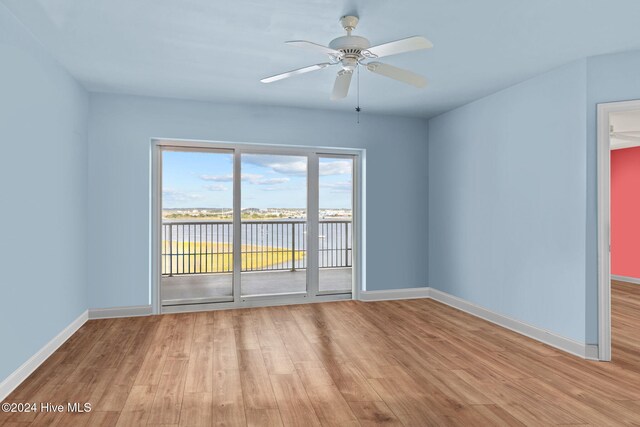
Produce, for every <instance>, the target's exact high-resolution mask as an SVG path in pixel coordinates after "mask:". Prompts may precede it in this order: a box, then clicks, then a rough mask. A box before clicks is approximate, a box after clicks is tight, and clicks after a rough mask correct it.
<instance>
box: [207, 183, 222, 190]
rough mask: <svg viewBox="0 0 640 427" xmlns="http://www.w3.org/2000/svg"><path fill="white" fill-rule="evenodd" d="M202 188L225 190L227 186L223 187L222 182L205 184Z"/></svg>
mask: <svg viewBox="0 0 640 427" xmlns="http://www.w3.org/2000/svg"><path fill="white" fill-rule="evenodd" d="M204 188H206V189H207V190H209V191H227V187H225V186H224V185H222V184H210V185H205V186H204Z"/></svg>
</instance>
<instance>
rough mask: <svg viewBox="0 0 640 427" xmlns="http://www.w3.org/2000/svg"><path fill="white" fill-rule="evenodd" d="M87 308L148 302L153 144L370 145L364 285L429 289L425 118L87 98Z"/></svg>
mask: <svg viewBox="0 0 640 427" xmlns="http://www.w3.org/2000/svg"><path fill="white" fill-rule="evenodd" d="M89 135H90V136H89V269H90V271H91V280H90V282H89V306H90V307H112V306H123V305H124V306H126V305H142V304H149V301H150V295H149V282H150V267H149V228H150V218H151V215H150V201H149V195H150V139H151V138H152V137H162V138H183V139H201V140H218V141H236V142H256V143H272V144H295V145H310V146H334V147H352V148H366V150H367V152H366V163H367V165H366V167H367V169H368V170H369V171H375V173H369V174H368V175H367V177H366V180H367V183H366V184H367V194H366V199H367V206H366V209H367V270H366V274H367V288H368V289H369V290H376V289H393V288H407V287H417V286H425V285H426V279H427V262H426V260H427V244H426V236H427V195H426V192H425V182H426V181H427V169H426V163H427V145H426V121H425V120H422V119H410V118H401V117H390V116H374V115H372V116H368V115H362V117H361V120H360V124H356V117H355V113H345V112H329V111H321V110H305V109H299V108H280V107H261V106H239V105H229V104H227V105H219V104H211V103H201V102H192V101H179V100H168V99H158V98H144V97H134V96H118V95H103V94H92V95H91V107H90V120H89Z"/></svg>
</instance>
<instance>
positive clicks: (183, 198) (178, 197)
mask: <svg viewBox="0 0 640 427" xmlns="http://www.w3.org/2000/svg"><path fill="white" fill-rule="evenodd" d="M162 197H164V198H165V199H167V200H171V201H174V202H188V201H195V200H202V199H203V198H204V197H203V196H202V194H198V193H188V192H186V191H180V190H175V189H173V188H165V189H163V190H162Z"/></svg>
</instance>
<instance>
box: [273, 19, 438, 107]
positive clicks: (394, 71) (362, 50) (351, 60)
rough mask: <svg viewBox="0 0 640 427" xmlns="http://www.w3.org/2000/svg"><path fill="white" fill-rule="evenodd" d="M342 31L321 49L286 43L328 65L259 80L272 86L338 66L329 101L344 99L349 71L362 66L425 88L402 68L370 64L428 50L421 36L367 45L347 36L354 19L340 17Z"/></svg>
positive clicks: (355, 22) (303, 43)
mask: <svg viewBox="0 0 640 427" xmlns="http://www.w3.org/2000/svg"><path fill="white" fill-rule="evenodd" d="M340 24H341V25H342V28H344V30H345V31H346V32H347V35H346V36H341V37H338V38H335V39H333V40H331V42H330V43H329V46H323V45H320V44H317V43H313V42H309V41H306V40H292V41H288V42H285V43H286V44H288V45H290V46H294V47H299V48H302V49H307V50H313V51H315V52H318V53H323V54H326V55H328V56H329V62H322V63H319V64H314V65H310V66H307V67H303V68H298V69H295V70H291V71H287V72H285V73H281V74H276V75H274V76H270V77H266V78H264V79H262V80H260V81H261V82H263V83H272V82H275V81H278V80H282V79H286V78H288V77H292V76H295V75H298V74H305V73H308V72H311V71H317V70H321V69H323V68H327V67H329V66H333V65H339V66H340V67H341V69H340V70H339V71H338V73H337V76H336V80H335V83H334V85H333V91H332V93H331V100H338V99H341V98H344V97H346V96H347V94H348V93H349V86H350V84H351V77H352V75H353V72H354V71H355V70H356V69H358V66H359V65H360V66H362V67H364V68H365V69H367V70H368V71H370V72H372V73H374V74H378V75H381V76H384V77H389V78H392V79H394V80H397V81H400V82H402V83H407V84H409V85H412V86H415V87H418V88H422V87H425V86H426V85H427V80H426V79H425V78H424V77H422V76H421V75H419V74H416V73H413V72H411V71H408V70H404V69H402V68H398V67H394V66H392V65H389V64H384V63H382V62H378V61H372V60H374V59H377V58H382V57H385V56H391V55H397V54H400V53H405V52H412V51H416V50H422V49H430V48H432V47H433V44H432V43H431V42H430V41H429V40H427V39H426V38H424V37H422V36H413V37H407V38H405V39H401V40H396V41H392V42H389V43H383V44H380V45H377V46H371V43H369V40H367V39H366V38H364V37H361V36H354V35H352V34H351V33H352V32H353V31H354V30H355V29H356V27H357V25H358V17H357V16H343V17H342V18H340Z"/></svg>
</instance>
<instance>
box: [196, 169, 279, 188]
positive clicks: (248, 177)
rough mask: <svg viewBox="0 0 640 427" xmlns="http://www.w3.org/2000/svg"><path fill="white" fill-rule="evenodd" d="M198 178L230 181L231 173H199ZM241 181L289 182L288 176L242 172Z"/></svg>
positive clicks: (264, 183) (271, 183) (231, 178)
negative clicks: (271, 176) (277, 176)
mask: <svg viewBox="0 0 640 427" xmlns="http://www.w3.org/2000/svg"><path fill="white" fill-rule="evenodd" d="M200 179H202V180H204V181H213V182H232V181H233V175H230V174H229V175H200ZM242 181H244V182H248V183H250V184H255V185H274V184H284V183H286V182H289V178H286V177H282V178H265V176H264V175H260V174H257V173H243V174H242ZM225 189H226V188H225ZM213 191H221V190H213Z"/></svg>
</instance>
